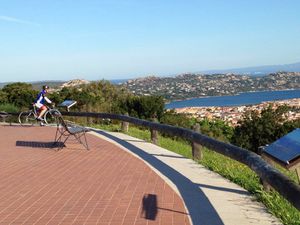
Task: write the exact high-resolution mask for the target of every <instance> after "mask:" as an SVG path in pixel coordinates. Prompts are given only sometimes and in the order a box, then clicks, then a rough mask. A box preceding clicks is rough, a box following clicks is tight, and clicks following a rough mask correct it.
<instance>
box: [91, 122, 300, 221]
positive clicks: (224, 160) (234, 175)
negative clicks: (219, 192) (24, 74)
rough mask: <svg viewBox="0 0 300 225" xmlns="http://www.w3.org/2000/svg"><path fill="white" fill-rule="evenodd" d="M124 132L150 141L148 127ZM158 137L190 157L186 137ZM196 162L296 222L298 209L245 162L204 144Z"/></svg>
mask: <svg viewBox="0 0 300 225" xmlns="http://www.w3.org/2000/svg"><path fill="white" fill-rule="evenodd" d="M97 128H101V129H104V130H109V131H119V128H120V126H119V125H118V124H116V125H113V126H110V125H102V126H101V125H98V126H97ZM127 134H128V135H130V136H133V137H137V138H140V139H143V140H146V141H150V132H149V131H148V130H142V129H138V128H137V127H133V126H130V128H129V131H128V132H127ZM158 141H159V146H161V147H163V148H165V149H168V150H170V151H173V152H176V153H178V154H180V155H183V156H185V157H187V158H192V153H191V145H190V144H189V143H188V142H187V141H183V140H172V139H171V138H166V137H162V136H161V135H159V139H158ZM198 162H199V163H200V164H202V165H204V166H205V167H207V168H208V169H210V170H212V171H214V172H216V173H219V174H220V175H222V176H223V177H225V178H227V179H228V180H231V181H232V182H234V183H236V184H238V185H240V186H241V187H243V188H245V189H246V190H248V191H249V192H250V193H252V194H253V195H254V196H255V197H256V199H257V200H258V201H260V202H262V203H263V204H265V206H266V207H267V208H268V210H269V211H270V212H271V213H272V214H273V215H275V216H276V217H278V218H279V219H280V220H281V221H282V222H283V224H286V225H300V212H299V211H298V210H297V209H296V208H294V207H293V206H292V205H291V204H290V203H289V202H288V201H287V200H285V199H284V198H283V197H281V196H280V195H279V194H278V193H277V192H276V191H271V192H266V191H264V190H263V186H262V185H261V183H260V182H259V178H258V176H257V175H256V174H255V173H254V172H253V171H252V170H251V169H250V168H248V167H247V166H245V165H243V164H241V163H239V162H237V161H235V160H232V159H230V158H228V157H226V156H223V155H221V154H219V153H216V152H213V151H211V150H208V149H207V148H203V159H202V160H201V161H198ZM278 169H280V170H281V171H282V172H283V173H285V174H286V175H287V176H289V177H290V178H291V179H292V180H294V181H295V182H297V178H296V175H295V173H293V172H289V171H286V170H284V169H282V168H280V167H278Z"/></svg>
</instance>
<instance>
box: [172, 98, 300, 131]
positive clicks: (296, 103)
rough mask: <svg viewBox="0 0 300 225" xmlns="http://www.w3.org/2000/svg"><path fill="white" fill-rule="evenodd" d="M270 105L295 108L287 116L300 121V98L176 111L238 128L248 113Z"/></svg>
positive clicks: (289, 118)
mask: <svg viewBox="0 0 300 225" xmlns="http://www.w3.org/2000/svg"><path fill="white" fill-rule="evenodd" d="M270 104H272V106H273V107H274V108H277V107H278V106H281V105H287V106H290V107H294V108H295V109H296V110H291V111H289V112H288V114H287V115H286V118H287V119H288V120H295V119H300V110H299V109H300V98H296V99H288V100H281V101H271V102H263V103H261V104H257V105H249V106H231V107H214V106H211V107H185V108H178V109H175V111H176V112H177V113H184V114H187V115H189V116H190V117H194V118H198V119H204V118H208V119H221V120H224V121H226V122H227V123H228V124H229V125H231V126H236V125H237V123H238V121H239V120H240V119H242V115H243V114H244V113H245V112H246V111H250V110H257V111H259V112H260V111H261V110H262V109H264V108H266V107H268V106H269V105H270Z"/></svg>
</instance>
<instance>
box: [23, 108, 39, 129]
mask: <svg viewBox="0 0 300 225" xmlns="http://www.w3.org/2000/svg"><path fill="white" fill-rule="evenodd" d="M18 119H19V123H20V124H21V125H22V126H33V125H34V124H36V123H37V121H36V118H35V116H34V113H33V111H32V110H30V111H26V112H21V113H20V114H19V118H18Z"/></svg>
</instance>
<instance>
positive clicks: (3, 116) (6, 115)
mask: <svg viewBox="0 0 300 225" xmlns="http://www.w3.org/2000/svg"><path fill="white" fill-rule="evenodd" d="M10 116H11V115H10V114H9V113H7V112H5V111H0V118H1V119H2V122H3V123H6V119H8V118H9V117H10ZM9 124H10V125H11V121H10V122H9Z"/></svg>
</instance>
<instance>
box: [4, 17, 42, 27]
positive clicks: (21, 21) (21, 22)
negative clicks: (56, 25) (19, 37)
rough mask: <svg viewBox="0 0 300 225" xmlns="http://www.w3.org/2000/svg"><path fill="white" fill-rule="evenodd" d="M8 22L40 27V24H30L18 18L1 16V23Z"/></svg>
mask: <svg viewBox="0 0 300 225" xmlns="http://www.w3.org/2000/svg"><path fill="white" fill-rule="evenodd" d="M1 20H2V21H6V22H10V23H20V24H27V25H33V26H40V24H38V23H34V22H30V21H27V20H21V19H18V18H14V17H10V16H1V15H0V21H1Z"/></svg>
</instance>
